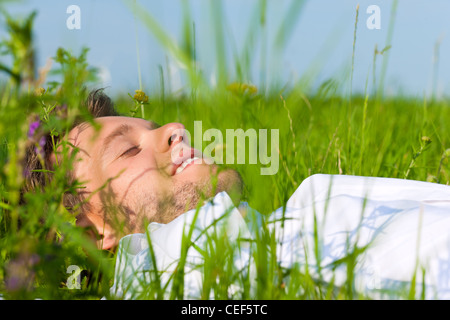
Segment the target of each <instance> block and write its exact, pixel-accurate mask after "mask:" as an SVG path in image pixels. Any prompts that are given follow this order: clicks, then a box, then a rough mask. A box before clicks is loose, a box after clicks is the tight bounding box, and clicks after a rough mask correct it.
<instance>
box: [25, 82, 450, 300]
mask: <svg viewBox="0 0 450 320" xmlns="http://www.w3.org/2000/svg"><path fill="white" fill-rule="evenodd" d="M87 106H88V108H89V112H90V113H91V114H92V115H93V117H94V118H95V119H94V121H83V122H78V123H75V124H74V127H73V129H72V130H71V131H70V133H69V135H68V136H67V137H64V138H65V139H67V141H68V142H69V143H70V144H71V146H72V152H73V151H77V152H75V154H76V159H77V161H76V162H75V163H74V167H73V170H72V172H70V174H69V177H70V179H77V180H79V181H81V182H82V184H83V188H80V189H79V190H78V191H79V192H78V193H77V194H76V195H72V194H67V195H66V196H65V205H66V206H67V207H68V208H77V209H79V210H77V211H78V212H79V213H78V216H77V223H78V225H80V226H82V227H92V229H93V230H94V233H93V236H95V237H96V238H95V239H96V241H97V243H98V246H99V248H102V249H114V248H116V247H118V250H117V262H116V274H115V279H114V280H115V282H114V286H113V288H112V294H113V296H116V297H125V298H155V297H156V298H206V299H209V298H240V299H242V298H264V297H268V296H270V295H268V294H267V290H268V288H270V285H272V284H273V282H274V281H275V282H277V283H279V285H280V286H282V287H283V288H284V289H283V290H284V292H285V296H286V297H323V295H322V293H320V294H317V293H311V292H315V291H316V289H311V286H310V285H309V283H310V282H311V281H312V282H314V283H316V285H317V288H319V290H320V291H321V290H324V292H332V293H333V296H334V297H338V298H339V297H345V298H356V297H359V296H355V295H354V294H353V291H354V290H356V292H357V293H358V294H362V295H363V297H374V298H405V297H413V298H416V297H423V298H430V299H431V298H448V297H450V295H449V293H450V291H449V290H450V280H449V279H450V277H449V275H450V271H449V270H450V268H449V266H450V262H449V261H450V237H449V235H450V233H449V232H448V230H450V214H449V212H450V210H449V209H450V187H448V186H444V185H438V184H432V183H425V182H419V181H408V180H400V179H389V178H370V177H355V176H333V175H313V176H311V177H310V178H308V179H306V180H305V181H303V182H302V184H301V185H300V186H299V187H298V189H297V190H296V192H295V193H294V194H293V195H292V196H291V198H290V199H289V201H288V202H287V203H286V205H285V206H283V207H282V208H280V209H278V210H276V211H275V212H273V214H271V215H269V216H267V217H263V216H261V215H258V213H257V212H255V211H254V210H252V209H251V208H249V207H246V206H245V204H241V203H240V194H241V190H242V181H241V178H240V176H239V174H238V173H237V172H236V171H234V170H220V168H219V167H218V166H216V165H215V164H213V163H212V162H211V161H209V160H208V159H203V158H202V155H201V152H200V151H198V150H195V149H193V148H191V147H190V145H189V143H188V141H186V139H185V135H184V128H183V126H182V125H181V124H177V123H171V124H166V125H164V126H159V125H157V124H156V123H153V122H151V121H146V120H143V119H137V118H130V117H122V116H120V115H118V114H117V113H116V112H115V110H114V108H113V106H112V104H111V101H110V100H109V98H107V97H106V96H105V95H103V94H102V92H101V91H96V92H94V93H93V94H91V96H90V99H89V102H88V104H87ZM43 145H44V151H45V153H46V155H45V159H46V166H47V168H52V167H53V166H54V165H55V164H56V165H57V164H58V163H60V161H61V159H59V158H58V157H59V153H58V151H57V152H53V149H52V142H51V141H50V139H49V138H48V136H47V140H46V142H45V144H43ZM37 157H38V155H37V154H36V150H35V148H32V147H30V148H29V149H28V154H27V163H26V164H27V170H29V172H32V170H36V169H41V167H40V165H39V163H40V162H39V161H38V160H37ZM44 182H45V180H44V179H43V176H42V172H36V171H33V172H32V173H31V175H30V179H29V183H28V185H27V189H26V190H30V189H32V188H35V187H37V186H39V185H42V184H43V183H44ZM26 190H25V191H26ZM268 192H269V191H268ZM262 196H264V195H262ZM206 200H208V201H206ZM274 270H279V272H275V271H274ZM280 270H281V271H280ZM324 283H325V284H324ZM277 288H278V286H277ZM308 290H309V291H308ZM336 291H337V293H335V292H336ZM343 292H345V294H344V293H343ZM416 293H417V294H416Z"/></svg>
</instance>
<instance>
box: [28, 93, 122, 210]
mask: <svg viewBox="0 0 450 320" xmlns="http://www.w3.org/2000/svg"><path fill="white" fill-rule="evenodd" d="M81 108H84V110H83V111H87V112H88V114H89V115H91V116H92V117H93V118H100V117H107V116H119V115H120V114H119V113H118V112H117V111H116V110H115V108H114V105H113V103H112V101H111V99H110V98H109V97H108V96H107V95H106V94H105V93H104V92H103V89H96V90H93V91H91V92H90V93H89V95H88V97H87V99H86V101H85V103H84V104H83V105H82V106H81ZM84 121H85V119H84V118H83V117H82V116H78V117H77V118H75V120H74V121H73V123H72V124H71V126H70V128H69V129H73V128H75V127H76V126H77V125H79V124H80V123H82V122H84ZM30 128H31V127H30ZM62 137H63V136H62V134H61V133H59V134H58V136H53V141H52V135H51V134H50V132H41V133H38V134H36V135H34V136H33V137H29V140H28V142H27V146H26V148H25V157H24V159H23V162H22V165H23V172H24V183H23V186H22V188H21V192H20V202H21V203H22V204H23V203H25V198H24V195H25V194H26V193H28V192H33V191H34V190H41V191H43V189H44V188H45V186H46V185H47V184H49V183H50V181H51V179H52V176H53V174H52V171H54V170H55V166H54V163H53V161H52V158H51V156H52V153H53V151H54V150H53V145H57V144H58V142H59V141H60V140H61V139H62ZM37 143H38V144H39V145H40V147H41V148H40V149H38V148H37V147H36V144H37ZM66 178H67V181H68V183H69V185H70V184H72V183H73V182H74V181H75V177H74V175H73V172H70V171H69V172H67V173H66ZM84 200H85V197H84V196H83V194H82V193H79V192H73V191H71V192H66V193H65V194H64V195H63V205H64V206H65V207H66V209H67V210H68V211H70V212H73V210H74V208H77V207H78V208H79V209H80V211H79V213H80V214H83V213H85V211H86V210H88V209H89V205H88V204H87V203H85V201H84Z"/></svg>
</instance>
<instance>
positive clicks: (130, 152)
mask: <svg viewBox="0 0 450 320" xmlns="http://www.w3.org/2000/svg"><path fill="white" fill-rule="evenodd" d="M139 152H141V149H140V148H139V147H137V146H134V147H132V148H130V149H128V150H127V151H125V152H124V153H122V154H121V155H120V157H123V156H135V155H137V154H138V153H139Z"/></svg>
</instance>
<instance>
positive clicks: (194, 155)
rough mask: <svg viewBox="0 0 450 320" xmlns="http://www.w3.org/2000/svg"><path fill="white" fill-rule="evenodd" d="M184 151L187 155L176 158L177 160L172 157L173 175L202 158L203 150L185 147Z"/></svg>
mask: <svg viewBox="0 0 450 320" xmlns="http://www.w3.org/2000/svg"><path fill="white" fill-rule="evenodd" d="M189 150H190V153H189ZM183 151H184V152H183V153H186V155H185V156H182V157H180V158H178V159H175V161H173V159H172V161H173V162H174V163H173V167H172V175H176V174H179V173H181V172H182V171H183V170H184V169H185V168H186V167H187V166H188V165H190V164H192V163H193V162H194V161H195V160H197V159H201V158H202V154H201V152H199V151H197V150H196V149H194V148H190V149H185V150H183ZM186 151H187V152H186Z"/></svg>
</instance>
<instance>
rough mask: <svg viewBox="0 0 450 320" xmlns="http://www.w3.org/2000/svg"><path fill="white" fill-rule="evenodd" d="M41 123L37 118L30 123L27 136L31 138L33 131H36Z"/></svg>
mask: <svg viewBox="0 0 450 320" xmlns="http://www.w3.org/2000/svg"><path fill="white" fill-rule="evenodd" d="M40 125H41V121H40V120H37V121H34V122H32V123H31V124H30V128H29V130H28V138H32V137H33V136H34V133H35V132H36V130H37V128H39V126H40Z"/></svg>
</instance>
